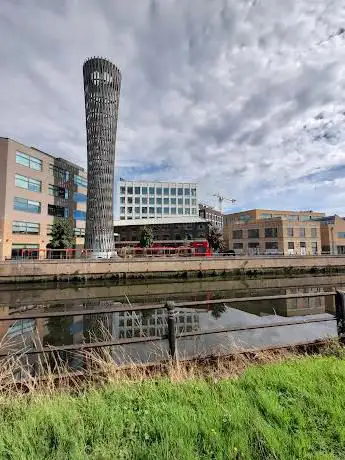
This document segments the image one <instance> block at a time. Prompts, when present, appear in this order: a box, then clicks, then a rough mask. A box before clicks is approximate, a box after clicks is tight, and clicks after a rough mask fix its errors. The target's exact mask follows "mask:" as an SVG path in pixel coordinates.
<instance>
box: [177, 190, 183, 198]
mask: <svg viewBox="0 0 345 460" xmlns="http://www.w3.org/2000/svg"><path fill="white" fill-rule="evenodd" d="M177 194H178V195H179V196H181V195H183V188H179V189H178V190H177Z"/></svg>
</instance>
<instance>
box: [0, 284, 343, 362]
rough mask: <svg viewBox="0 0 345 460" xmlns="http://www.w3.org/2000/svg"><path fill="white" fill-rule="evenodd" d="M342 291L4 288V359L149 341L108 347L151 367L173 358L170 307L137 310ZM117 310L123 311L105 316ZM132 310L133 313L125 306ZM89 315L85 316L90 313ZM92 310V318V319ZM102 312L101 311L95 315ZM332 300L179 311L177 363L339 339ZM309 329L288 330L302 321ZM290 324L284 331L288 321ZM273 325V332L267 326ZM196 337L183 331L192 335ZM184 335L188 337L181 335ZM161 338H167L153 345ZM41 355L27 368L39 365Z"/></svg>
mask: <svg viewBox="0 0 345 460" xmlns="http://www.w3.org/2000/svg"><path fill="white" fill-rule="evenodd" d="M335 289H344V290H345V276H344V275H337V276H317V277H313V276H303V277H295V278H253V279H250V278H241V279H227V280H226V279H211V280H210V279H208V280H193V281H175V280H169V281H166V280H165V281H161V282H159V281H156V280H155V281H152V282H150V283H148V282H147V281H145V282H142V281H138V282H133V281H131V282H128V283H125V284H119V283H114V282H104V283H100V282H99V281H98V282H97V283H96V282H95V283H88V284H87V285H82V284H77V285H71V284H42V285H27V284H26V285H22V286H21V285H16V286H1V287H0V315H1V317H8V318H9V320H8V321H1V322H0V353H2V354H5V353H13V352H16V353H21V354H24V353H26V352H29V353H32V352H33V351H39V350H41V349H42V347H49V346H54V347H64V346H66V345H67V346H70V347H71V348H73V346H76V345H79V344H82V343H94V344H95V343H99V342H104V341H116V340H120V341H121V340H122V341H124V340H127V341H130V339H133V341H134V342H135V340H136V339H139V340H140V338H147V339H149V340H150V341H148V342H147V343H144V342H139V343H138V342H137V343H131V344H128V343H126V344H124V343H123V344H122V345H121V346H111V347H107V352H108V356H111V357H112V359H114V360H115V361H116V362H118V363H125V362H153V361H156V360H160V359H165V358H167V357H168V351H169V347H168V341H167V340H166V339H165V337H166V334H167V311H166V309H154V308H152V309H146V310H142V311H140V310H139V309H138V310H135V307H136V306H139V305H147V304H162V303H165V302H166V301H168V300H170V301H171V300H174V301H180V302H182V301H200V300H203V301H211V300H213V299H223V298H237V297H250V296H252V297H257V296H270V295H278V294H304V293H322V292H330V291H334V290H335ZM116 306H118V307H119V308H120V310H121V311H117V312H112V313H108V312H107V311H106V310H107V309H110V308H114V307H116ZM129 307H130V308H131V309H133V308H134V310H131V311H128V308H129ZM86 310H87V312H86ZM90 310H92V311H93V312H94V313H92V314H91V313H90ZM100 310H101V311H102V313H97V312H98V311H100ZM41 312H45V313H52V314H54V312H73V315H72V316H57V317H50V318H27V319H23V320H13V319H11V316H12V315H13V314H20V313H23V314H24V313H25V315H28V316H29V315H30V314H31V313H32V314H33V316H34V315H36V314H37V313H41ZM334 313H335V306H334V297H333V296H326V297H323V296H320V297H314V298H300V299H297V298H294V299H278V300H270V301H269V300H265V301H250V302H241V303H236V302H234V303H232V304H231V305H230V304H229V303H224V304H218V305H213V304H211V303H206V304H203V305H199V306H197V308H194V307H193V308H178V309H177V311H176V314H175V320H176V330H177V333H178V334H182V337H180V338H178V341H177V348H178V355H179V357H180V358H190V357H195V356H203V355H209V354H222V353H229V352H232V351H234V350H236V349H253V348H258V347H269V346H273V345H287V344H297V343H300V342H305V341H312V340H316V339H321V338H326V337H335V336H336V334H337V330H336V322H335V321H334V320H332V321H328V319H330V318H333V317H334ZM313 318H315V319H318V320H320V321H319V322H316V323H312V324H299V325H297V324H290V323H291V322H297V321H301V320H305V319H313ZM287 322H288V323H289V324H286V325H284V324H285V323H287ZM268 324H270V325H271V326H272V325H274V327H265V325H268ZM254 325H256V326H258V328H257V329H250V330H247V331H245V330H241V331H236V332H229V333H224V332H222V333H210V331H212V330H213V329H219V328H233V327H241V328H245V327H247V326H254ZM195 332H198V335H195V336H192V335H188V334H186V333H189V334H191V333H195ZM183 334H185V335H183ZM156 338H162V339H163V340H152V341H151V339H156ZM37 359H38V355H37V354H32V355H30V358H29V360H28V362H30V363H35V362H36V361H37ZM59 359H63V360H65V361H67V362H68V364H70V365H71V366H72V367H74V368H78V367H82V366H83V359H82V358H81V357H80V353H76V352H75V351H73V350H63V351H61V352H60V353H59Z"/></svg>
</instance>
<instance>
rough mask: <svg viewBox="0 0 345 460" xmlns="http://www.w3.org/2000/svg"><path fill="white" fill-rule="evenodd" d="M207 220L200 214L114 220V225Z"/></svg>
mask: <svg viewBox="0 0 345 460" xmlns="http://www.w3.org/2000/svg"><path fill="white" fill-rule="evenodd" d="M205 222H207V220H205V219H202V218H201V217H199V216H191V217H159V218H152V219H131V220H114V227H126V226H130V225H166V224H195V223H205Z"/></svg>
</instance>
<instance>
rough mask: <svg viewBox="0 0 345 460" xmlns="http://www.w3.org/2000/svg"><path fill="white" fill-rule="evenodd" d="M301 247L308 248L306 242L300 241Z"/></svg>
mask: <svg viewBox="0 0 345 460" xmlns="http://www.w3.org/2000/svg"><path fill="white" fill-rule="evenodd" d="M299 247H300V248H306V247H307V245H306V242H305V241H300V243H299Z"/></svg>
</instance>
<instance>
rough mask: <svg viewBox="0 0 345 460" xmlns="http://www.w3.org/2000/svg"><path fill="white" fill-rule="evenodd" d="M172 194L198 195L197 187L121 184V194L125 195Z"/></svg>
mask: <svg viewBox="0 0 345 460" xmlns="http://www.w3.org/2000/svg"><path fill="white" fill-rule="evenodd" d="M126 192H127V194H128V195H133V193H134V195H147V194H149V195H168V196H169V195H171V196H176V195H179V196H183V195H184V196H196V188H192V189H191V188H182V187H178V188H176V187H131V186H127V187H125V186H121V187H120V194H121V195H125V194H126Z"/></svg>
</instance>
